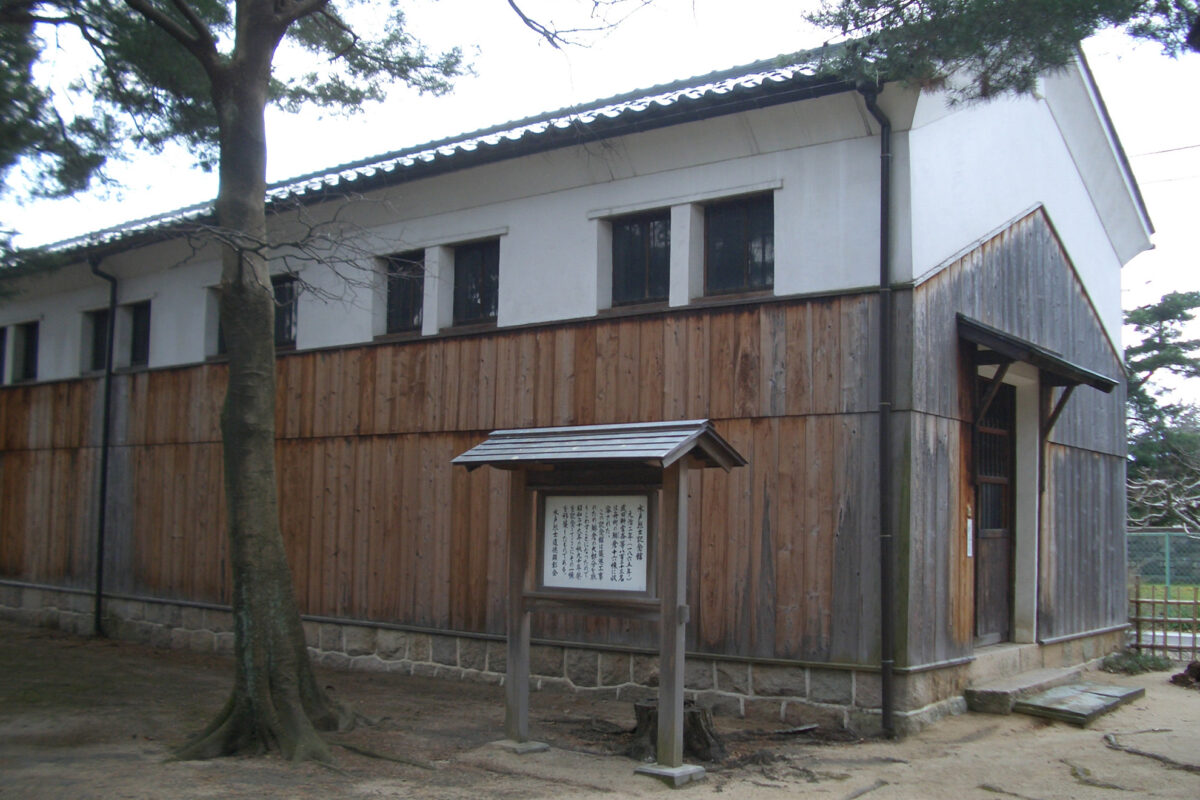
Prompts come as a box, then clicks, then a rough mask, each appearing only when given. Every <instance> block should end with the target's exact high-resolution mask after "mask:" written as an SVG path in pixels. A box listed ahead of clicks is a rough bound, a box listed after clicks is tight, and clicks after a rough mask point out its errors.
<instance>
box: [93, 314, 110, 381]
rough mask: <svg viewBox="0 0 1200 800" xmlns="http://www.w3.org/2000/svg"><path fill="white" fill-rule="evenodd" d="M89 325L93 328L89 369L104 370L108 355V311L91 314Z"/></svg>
mask: <svg viewBox="0 0 1200 800" xmlns="http://www.w3.org/2000/svg"><path fill="white" fill-rule="evenodd" d="M88 324H90V325H91V328H92V330H91V334H92V352H91V360H90V361H89V363H88V369H90V370H92V371H93V372H95V371H97V370H102V369H104V361H105V356H106V355H107V354H108V309H107V308H102V309H100V310H99V311H92V312H89V313H88Z"/></svg>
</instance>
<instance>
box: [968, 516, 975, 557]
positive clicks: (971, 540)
mask: <svg viewBox="0 0 1200 800" xmlns="http://www.w3.org/2000/svg"><path fill="white" fill-rule="evenodd" d="M974 557H975V520H973V519H971V518H970V517H967V558H974Z"/></svg>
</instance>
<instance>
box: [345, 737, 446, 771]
mask: <svg viewBox="0 0 1200 800" xmlns="http://www.w3.org/2000/svg"><path fill="white" fill-rule="evenodd" d="M330 744H334V745H337V746H338V747H340V748H342V749H343V750H349V751H350V752H351V753H355V754H356V755H360V756H366V757H367V758H378V759H380V760H383V761H394V762H396V763H397V764H408V765H409V766H413V767H420V768H421V769H427V770H430V771H431V772H432V771H435V770H436V769H437V765H436V764H433V763H430V762H428V761H422V760H421V759H419V758H407V757H405V756H394V755H388V754H387V753H380V752H377V751H375V750H369V749H367V748H366V747H359V746H358V745H356V744H349V743H348V742H339V741H337V740H330Z"/></svg>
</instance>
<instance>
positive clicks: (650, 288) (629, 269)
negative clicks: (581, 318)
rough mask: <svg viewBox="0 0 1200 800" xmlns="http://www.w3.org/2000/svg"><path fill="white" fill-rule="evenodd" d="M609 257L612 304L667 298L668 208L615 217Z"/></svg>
mask: <svg viewBox="0 0 1200 800" xmlns="http://www.w3.org/2000/svg"><path fill="white" fill-rule="evenodd" d="M612 259H613V275H612V283H613V285H612V304H613V305H614V306H623V305H628V304H630V303H650V302H655V301H661V300H666V299H667V293H668V281H669V279H670V277H671V215H670V212H669V211H656V212H654V213H652V214H639V215H637V216H632V217H622V218H620V219H614V220H613V221H612Z"/></svg>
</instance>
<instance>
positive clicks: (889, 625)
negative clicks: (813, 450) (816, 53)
mask: <svg viewBox="0 0 1200 800" xmlns="http://www.w3.org/2000/svg"><path fill="white" fill-rule="evenodd" d="M858 91H859V92H860V93H861V94H862V96H863V99H864V100H865V101H866V104H867V110H868V111H870V112H871V116H873V117H874V118H875V120H876V122H878V123H879V651H880V652H879V678H880V689H881V694H882V715H883V720H882V722H883V732H884V734H885V735H887V736H889V737H892V736H895V735H896V728H895V708H896V706H895V684H894V673H893V670H894V668H895V664H896V662H895V653H896V644H895V639H896V630H895V617H894V613H895V612H894V603H893V600H894V597H895V593H896V578H895V572H894V567H893V562H894V561H895V544H894V541H893V533H892V493H891V479H892V424H891V422H892V359H891V358H890V351H891V346H890V345H891V341H892V262H891V246H892V241H891V223H892V203H891V195H892V123H891V120H889V119H888V118H887V115H886V114H884V113H883V111H882V110H880V108H879V106H878V105H877V104H876V102H875V101H876V99H877V98H878V96H879V87H878V86H860V87H858Z"/></svg>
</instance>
